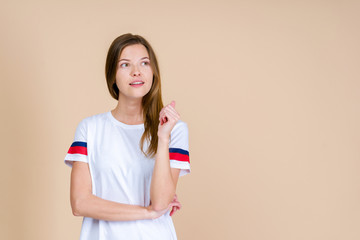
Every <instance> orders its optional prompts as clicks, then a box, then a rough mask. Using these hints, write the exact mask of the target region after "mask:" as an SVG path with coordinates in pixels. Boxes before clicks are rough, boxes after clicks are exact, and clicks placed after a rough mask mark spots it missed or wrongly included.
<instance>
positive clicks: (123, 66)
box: [70, 44, 181, 221]
mask: <svg viewBox="0 0 360 240" xmlns="http://www.w3.org/2000/svg"><path fill="white" fill-rule="evenodd" d="M124 59H127V60H124ZM149 61H150V60H149V55H148V52H147V50H146V48H145V47H144V46H143V45H141V44H135V45H130V46H127V47H125V48H124V49H123V51H122V53H121V55H120V57H119V62H118V65H117V72H116V84H117V86H118V88H119V92H120V93H119V99H118V104H117V106H116V108H115V109H113V110H111V113H112V114H113V116H114V117H115V118H116V119H117V120H119V121H121V122H123V123H125V124H128V125H136V124H141V123H143V113H142V105H141V100H142V97H143V96H145V95H146V94H147V93H148V92H149V91H150V89H151V85H152V79H153V72H152V69H151V66H150V64H149ZM135 79H136V80H137V79H140V80H142V81H144V82H145V84H144V85H143V86H141V87H139V88H134V87H132V86H130V85H129V83H130V82H132V81H133V80H135ZM120 103H121V104H120ZM159 119H160V124H159V128H158V137H159V144H158V154H157V155H156V156H155V166H154V172H153V177H152V182H151V190H150V192H151V197H150V199H151V204H150V206H148V207H142V206H136V205H129V204H121V203H117V202H113V201H108V200H105V199H102V198H99V197H97V196H95V195H93V194H92V186H91V177H90V171H89V166H88V164H87V163H83V162H77V161H75V162H74V163H73V167H72V172H71V186H70V201H71V207H72V210H73V214H74V215H75V216H86V217H91V218H95V219H102V220H108V221H131V220H138V219H155V218H158V217H160V216H162V215H163V214H164V213H166V212H167V211H168V210H169V209H171V212H170V215H171V216H172V215H173V214H174V213H175V212H176V211H177V210H180V209H181V204H180V202H179V201H178V198H177V195H176V193H175V191H176V185H177V181H178V178H179V173H180V169H175V168H170V163H169V149H168V143H169V139H170V133H171V130H172V129H173V127H174V126H175V124H176V122H177V121H178V120H179V119H180V115H179V114H178V113H177V112H176V110H175V101H172V102H171V103H170V104H168V105H166V106H165V107H164V108H163V109H162V110H161V112H160V117H159Z"/></svg>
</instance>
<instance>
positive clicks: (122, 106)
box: [111, 95, 144, 125]
mask: <svg viewBox="0 0 360 240" xmlns="http://www.w3.org/2000/svg"><path fill="white" fill-rule="evenodd" d="M121 96H122V95H120V96H119V100H118V104H117V106H116V108H115V109H113V110H111V112H112V114H113V116H114V117H115V118H116V119H118V120H119V121H120V122H123V123H125V124H129V125H135V124H141V123H143V122H144V120H143V108H142V104H141V100H142V99H141V98H140V99H139V98H133V99H129V98H122V97H121Z"/></svg>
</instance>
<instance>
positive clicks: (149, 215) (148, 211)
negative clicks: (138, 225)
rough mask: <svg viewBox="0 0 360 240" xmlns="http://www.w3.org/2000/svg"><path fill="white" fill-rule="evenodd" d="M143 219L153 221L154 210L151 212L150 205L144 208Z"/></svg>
mask: <svg viewBox="0 0 360 240" xmlns="http://www.w3.org/2000/svg"><path fill="white" fill-rule="evenodd" d="M145 219H154V210H152V208H151V205H149V206H148V207H145Z"/></svg>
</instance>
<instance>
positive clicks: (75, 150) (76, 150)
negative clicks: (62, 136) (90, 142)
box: [68, 146, 87, 155]
mask: <svg viewBox="0 0 360 240" xmlns="http://www.w3.org/2000/svg"><path fill="white" fill-rule="evenodd" d="M68 153H71V154H76V153H77V154H84V155H87V148H86V147H82V146H74V147H70V148H69V151H68Z"/></svg>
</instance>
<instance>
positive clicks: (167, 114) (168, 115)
mask: <svg viewBox="0 0 360 240" xmlns="http://www.w3.org/2000/svg"><path fill="white" fill-rule="evenodd" d="M165 116H166V117H167V118H168V120H170V119H171V120H173V121H178V120H179V118H178V117H177V116H176V115H174V114H173V113H172V112H165Z"/></svg>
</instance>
